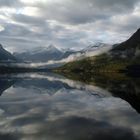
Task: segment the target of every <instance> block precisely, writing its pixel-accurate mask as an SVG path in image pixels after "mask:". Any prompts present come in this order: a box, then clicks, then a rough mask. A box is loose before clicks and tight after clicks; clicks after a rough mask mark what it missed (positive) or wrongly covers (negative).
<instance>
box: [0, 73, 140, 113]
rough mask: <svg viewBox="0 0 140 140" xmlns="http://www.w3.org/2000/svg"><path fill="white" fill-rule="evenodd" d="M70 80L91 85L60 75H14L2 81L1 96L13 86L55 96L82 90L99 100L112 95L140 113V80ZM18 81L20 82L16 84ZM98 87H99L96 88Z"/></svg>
mask: <svg viewBox="0 0 140 140" xmlns="http://www.w3.org/2000/svg"><path fill="white" fill-rule="evenodd" d="M69 77H70V78H72V79H75V80H79V81H82V82H86V83H88V84H90V85H92V86H90V85H86V84H84V83H81V82H76V81H72V80H69V79H66V78H64V77H61V76H58V75H50V74H37V73H34V74H29V75H26V74H25V75H24V74H23V75H14V76H10V78H8V76H7V78H6V77H5V78H1V79H0V94H2V93H3V92H4V90H6V89H7V88H9V87H11V86H12V85H13V87H14V88H19V87H22V88H25V89H27V90H30V89H34V90H36V92H37V93H44V94H49V95H54V94H55V93H59V91H60V92H61V90H64V89H66V91H67V92H69V90H75V89H78V90H82V91H86V93H89V94H91V95H94V96H97V97H99V98H101V97H105V96H110V95H111V94H112V95H113V96H115V97H120V98H121V99H123V100H125V101H127V102H128V103H129V104H130V105H131V106H132V107H133V108H135V109H136V110H137V112H140V87H139V85H140V79H138V78H137V79H134V78H128V77H123V76H120V75H113V76H109V75H104V76H103V75H102V76H99V75H98V76H94V77H91V76H88V75H87V76H86V75H84V76H78V75H69ZM16 81H18V82H16ZM94 85H97V86H99V87H102V88H99V87H97V86H94ZM108 91H109V92H108Z"/></svg>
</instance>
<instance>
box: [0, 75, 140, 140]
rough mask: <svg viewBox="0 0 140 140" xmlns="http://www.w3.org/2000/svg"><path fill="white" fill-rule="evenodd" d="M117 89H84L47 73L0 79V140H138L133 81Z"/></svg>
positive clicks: (139, 117) (95, 86)
mask: <svg viewBox="0 0 140 140" xmlns="http://www.w3.org/2000/svg"><path fill="white" fill-rule="evenodd" d="M137 81H138V79H137ZM99 83H100V84H99ZM128 83H129V91H126V90H125V89H126V88H125V86H126V85H128ZM115 84H116V86H115ZM120 84H121V86H120V85H118V84H117V82H115V83H113V82H110V83H109V80H108V85H107V84H106V87H105V84H104V85H103V81H99V80H98V82H97V83H96V84H95V83H92V84H90V83H89V84H85V83H83V82H79V81H73V80H70V79H67V78H65V77H63V76H60V75H57V74H52V73H25V74H10V75H1V76H0V94H1V96H0V139H2V140H32V139H33V140H46V139H49V140H93V139H96V140H105V139H107V140H123V139H127V140H139V139H140V125H139V123H140V115H139V110H138V107H139V106H138V105H139V104H138V100H139V98H138V97H139V95H138V93H139V88H138V86H137V84H138V82H136V83H135V82H133V81H132V83H131V86H130V82H129V81H128V80H125V81H123V82H122V83H120ZM99 85H100V86H99ZM114 87H115V88H114ZM120 87H121V88H120ZM122 89H123V90H122ZM133 89H136V90H135V92H134V90H133ZM122 91H123V92H122ZM120 92H121V93H122V94H121V95H124V96H120ZM126 92H128V93H129V94H128V96H129V98H128V97H127V98H126V96H125V94H124V93H126ZM117 93H118V94H117ZM130 93H134V95H135V96H136V95H137V100H136V102H135V103H133V102H134V101H133V100H130V99H133V98H132V96H134V95H133V94H130ZM135 96H134V97H135ZM128 99H129V100H128ZM136 103H137V104H136Z"/></svg>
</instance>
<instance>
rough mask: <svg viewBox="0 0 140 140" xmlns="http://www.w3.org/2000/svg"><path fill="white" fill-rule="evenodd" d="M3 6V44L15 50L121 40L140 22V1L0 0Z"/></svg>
mask: <svg viewBox="0 0 140 140" xmlns="http://www.w3.org/2000/svg"><path fill="white" fill-rule="evenodd" d="M0 7H1V8H0V37H1V39H0V41H1V42H0V43H2V44H4V45H5V46H7V48H8V49H10V48H14V49H15V51H22V50H23V49H28V48H29V49H31V48H34V47H36V46H46V45H49V43H51V44H55V45H56V46H58V47H60V48H75V49H79V48H83V47H86V46H88V45H89V44H90V43H94V42H97V41H99V40H100V41H101V42H105V43H118V42H121V41H123V40H125V39H126V38H128V36H130V35H131V34H132V33H133V32H135V30H137V28H139V21H140V20H139V19H140V8H139V7H140V2H139V0H133V1H132V0H123V1H122V0H118V1H116V0H86V1H85V0H76V1H75V0H53V1H52V0H30V1H29V0H0ZM9 38H10V39H9ZM16 38H17V39H16ZM17 40H18V41H17ZM16 41H17V44H16ZM20 41H21V42H20ZM29 42H30V43H29ZM27 44H28V45H27ZM23 46H24V47H23ZM19 48H20V49H19ZM10 50H11V49H10ZM13 51H14V50H13Z"/></svg>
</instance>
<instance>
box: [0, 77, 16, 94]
mask: <svg viewBox="0 0 140 140" xmlns="http://www.w3.org/2000/svg"><path fill="white" fill-rule="evenodd" d="M15 82H16V81H15V80H14V79H8V78H0V95H2V93H3V92H4V91H5V90H6V89H8V88H10V87H11V86H12V85H13V84H14V83H15Z"/></svg>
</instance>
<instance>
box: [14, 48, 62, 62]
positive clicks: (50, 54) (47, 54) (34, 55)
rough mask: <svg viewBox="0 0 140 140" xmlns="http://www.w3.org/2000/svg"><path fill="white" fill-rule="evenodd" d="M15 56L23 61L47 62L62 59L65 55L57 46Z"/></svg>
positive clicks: (36, 49)
mask: <svg viewBox="0 0 140 140" xmlns="http://www.w3.org/2000/svg"><path fill="white" fill-rule="evenodd" d="M14 55H15V56H16V57H17V58H19V59H22V60H23V61H29V62H47V61H49V60H58V59H60V58H61V56H62V55H63V53H62V52H61V51H60V50H59V49H57V48H56V47H55V46H53V45H50V46H48V47H39V48H35V49H34V50H31V51H28V52H23V53H14Z"/></svg>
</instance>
